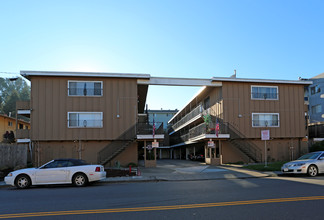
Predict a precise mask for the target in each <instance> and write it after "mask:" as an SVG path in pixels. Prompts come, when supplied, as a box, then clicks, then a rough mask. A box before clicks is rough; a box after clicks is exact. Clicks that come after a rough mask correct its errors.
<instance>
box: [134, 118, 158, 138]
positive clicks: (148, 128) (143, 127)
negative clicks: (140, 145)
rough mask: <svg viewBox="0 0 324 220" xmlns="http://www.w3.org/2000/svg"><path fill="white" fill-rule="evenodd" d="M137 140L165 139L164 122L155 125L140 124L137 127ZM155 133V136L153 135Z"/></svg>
mask: <svg viewBox="0 0 324 220" xmlns="http://www.w3.org/2000/svg"><path fill="white" fill-rule="evenodd" d="M136 132H137V139H164V130H163V122H155V123H154V126H153V124H149V123H145V122H139V123H137V125H136ZM153 133H154V134H153Z"/></svg>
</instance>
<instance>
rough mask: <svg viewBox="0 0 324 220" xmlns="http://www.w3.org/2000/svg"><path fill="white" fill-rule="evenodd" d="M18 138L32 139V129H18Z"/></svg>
mask: <svg viewBox="0 0 324 220" xmlns="http://www.w3.org/2000/svg"><path fill="white" fill-rule="evenodd" d="M16 139H30V130H27V129H18V130H17V131H16Z"/></svg>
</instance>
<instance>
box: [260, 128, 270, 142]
mask: <svg viewBox="0 0 324 220" xmlns="http://www.w3.org/2000/svg"><path fill="white" fill-rule="evenodd" d="M261 140H263V141H268V140H270V130H262V131H261Z"/></svg>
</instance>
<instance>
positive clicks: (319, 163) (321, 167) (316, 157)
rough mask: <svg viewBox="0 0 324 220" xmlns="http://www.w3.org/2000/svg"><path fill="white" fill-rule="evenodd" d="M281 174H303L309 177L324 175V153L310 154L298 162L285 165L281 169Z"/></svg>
mask: <svg viewBox="0 0 324 220" xmlns="http://www.w3.org/2000/svg"><path fill="white" fill-rule="evenodd" d="M281 172H282V173H290V174H298V173H300V174H302V173H303V174H308V175H309V176H316V175H317V174H319V173H324V151H317V152H312V153H308V154H305V155H303V156H301V157H300V158H298V159H297V160H294V161H290V162H288V163H285V164H284V165H283V166H282V167H281Z"/></svg>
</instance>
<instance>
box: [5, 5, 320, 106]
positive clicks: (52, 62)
mask: <svg viewBox="0 0 324 220" xmlns="http://www.w3.org/2000/svg"><path fill="white" fill-rule="evenodd" d="M323 11H324V1H322V0H307V1H305V0H199V1H198V0H195V1H191V0H136V1H135V0H118V1H116V0H114V1H112V0H91V1H90V0H87V1H86V0H68V1H66V0H46V1H44V0H0V77H5V78H9V77H14V76H17V75H19V72H20V71H21V70H38V71H41V70H44V71H85V72H113V73H143V74H150V75H151V76H154V77H185V78H205V79H210V78H212V77H230V76H231V75H232V74H233V73H234V69H236V71H237V77H238V78H258V79H287V80H297V79H298V77H302V78H311V77H313V76H316V75H318V74H320V73H323V72H324V66H323V64H324V19H323ZM199 89H200V88H199V87H165V86H150V87H149V91H148V97H147V104H148V106H149V109H161V108H163V109H181V108H182V107H183V105H184V104H186V103H187V102H188V101H189V100H190V99H191V98H192V97H193V96H194V95H195V94H196V93H197V91H198V90H199Z"/></svg>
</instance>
